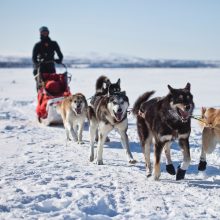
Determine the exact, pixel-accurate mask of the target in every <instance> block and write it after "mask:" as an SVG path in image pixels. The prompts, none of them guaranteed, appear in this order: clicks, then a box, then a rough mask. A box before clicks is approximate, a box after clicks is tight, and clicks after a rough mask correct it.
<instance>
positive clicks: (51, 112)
mask: <svg viewBox="0 0 220 220" xmlns="http://www.w3.org/2000/svg"><path fill="white" fill-rule="evenodd" d="M60 65H62V68H64V69H65V71H64V72H63V73H41V72H40V70H38V74H37V75H36V82H37V91H38V92H37V93H38V94H37V102H38V103H37V108H36V113H37V118H38V121H39V122H40V123H43V124H45V125H59V124H62V123H63V121H62V118H61V115H60V114H59V113H58V112H57V109H56V105H57V104H58V103H59V102H61V101H62V100H63V99H64V98H65V97H67V96H70V95H71V92H70V88H69V83H70V81H71V74H70V73H68V72H67V67H66V66H65V65H64V64H60ZM38 69H40V68H38Z"/></svg>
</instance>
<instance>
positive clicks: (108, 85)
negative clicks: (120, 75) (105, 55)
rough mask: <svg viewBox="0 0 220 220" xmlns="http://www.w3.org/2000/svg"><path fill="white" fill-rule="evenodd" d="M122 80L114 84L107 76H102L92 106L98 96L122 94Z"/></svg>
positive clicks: (97, 81) (98, 80)
mask: <svg viewBox="0 0 220 220" xmlns="http://www.w3.org/2000/svg"><path fill="white" fill-rule="evenodd" d="M120 82H121V80H120V79H118V81H117V82H116V83H112V82H111V81H110V79H109V78H108V77H107V76H100V77H99V78H98V79H97V80H96V85H95V95H94V96H93V97H92V99H91V102H90V104H91V105H93V104H94V102H95V100H96V98H97V96H104V95H113V94H115V93H119V92H121V86H120Z"/></svg>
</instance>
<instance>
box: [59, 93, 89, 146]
mask: <svg viewBox="0 0 220 220" xmlns="http://www.w3.org/2000/svg"><path fill="white" fill-rule="evenodd" d="M57 108H58V112H60V114H61V116H62V119H63V125H64V128H65V130H66V137H67V140H71V138H72V139H73V140H74V141H75V142H78V143H82V131H83V127H84V123H85V120H86V118H87V108H88V105H87V101H86V98H85V96H84V95H83V94H81V93H76V94H74V95H71V96H69V97H66V98H65V99H64V100H63V101H62V102H61V103H60V104H58V106H57Z"/></svg>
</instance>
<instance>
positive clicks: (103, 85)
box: [95, 76, 111, 93]
mask: <svg viewBox="0 0 220 220" xmlns="http://www.w3.org/2000/svg"><path fill="white" fill-rule="evenodd" d="M110 83H111V81H110V79H109V78H108V77H107V76H100V77H99V78H98V79H97V80H96V85H95V89H96V93H101V92H103V89H107V88H108V86H109V84H110Z"/></svg>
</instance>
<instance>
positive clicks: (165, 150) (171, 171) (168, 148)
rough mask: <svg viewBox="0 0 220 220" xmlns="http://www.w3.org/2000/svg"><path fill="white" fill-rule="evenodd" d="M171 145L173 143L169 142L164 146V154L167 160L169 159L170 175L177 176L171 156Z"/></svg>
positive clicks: (167, 166) (167, 165)
mask: <svg viewBox="0 0 220 220" xmlns="http://www.w3.org/2000/svg"><path fill="white" fill-rule="evenodd" d="M170 145H171V142H170V141H169V142H167V143H166V144H165V146H164V152H165V155H166V159H167V164H166V170H167V172H168V173H169V174H170V175H175V174H176V171H175V168H174V166H173V162H172V160H171V156H170Z"/></svg>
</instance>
